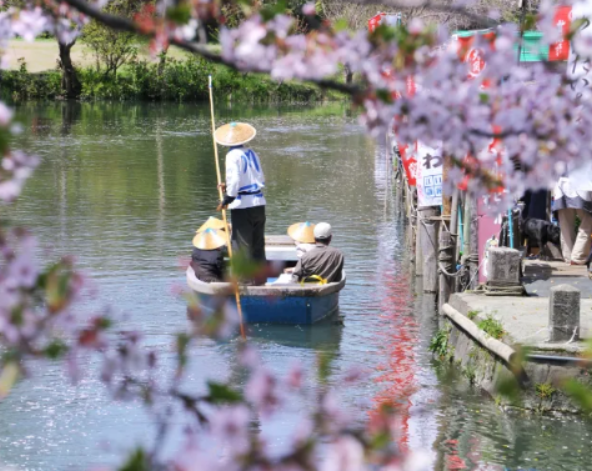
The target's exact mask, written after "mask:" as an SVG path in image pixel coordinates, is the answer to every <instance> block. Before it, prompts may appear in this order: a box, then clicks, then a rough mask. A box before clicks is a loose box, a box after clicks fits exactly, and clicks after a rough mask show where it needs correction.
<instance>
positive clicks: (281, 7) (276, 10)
mask: <svg viewBox="0 0 592 471" xmlns="http://www.w3.org/2000/svg"><path fill="white" fill-rule="evenodd" d="M285 12H286V1H285V0H279V1H278V2H277V3H276V4H275V5H266V6H264V7H263V8H262V9H261V12H260V13H261V18H263V21H270V20H273V19H274V18H275V16H276V15H280V14H282V13H285Z"/></svg>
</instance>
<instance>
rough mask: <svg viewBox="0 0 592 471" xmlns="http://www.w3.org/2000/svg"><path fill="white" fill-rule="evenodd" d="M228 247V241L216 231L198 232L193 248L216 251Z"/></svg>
mask: <svg viewBox="0 0 592 471" xmlns="http://www.w3.org/2000/svg"><path fill="white" fill-rule="evenodd" d="M224 245H226V240H225V239H224V237H222V236H221V235H220V233H219V232H218V231H217V230H216V229H206V230H205V231H203V232H198V233H197V234H195V237H194V238H193V246H194V247H197V248H198V249H201V250H215V249H219V248H220V247H222V246H224Z"/></svg>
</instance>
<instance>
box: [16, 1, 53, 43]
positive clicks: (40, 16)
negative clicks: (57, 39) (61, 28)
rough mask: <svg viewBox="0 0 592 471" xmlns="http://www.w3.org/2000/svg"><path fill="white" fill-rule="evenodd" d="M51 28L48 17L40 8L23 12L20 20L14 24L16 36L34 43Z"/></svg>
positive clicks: (19, 17)
mask: <svg viewBox="0 0 592 471" xmlns="http://www.w3.org/2000/svg"><path fill="white" fill-rule="evenodd" d="M49 28H50V22H49V20H48V17H47V15H46V14H45V13H44V12H43V10H42V9H41V8H40V7H35V8H34V9H32V10H21V11H20V12H19V14H18V18H17V19H16V20H15V21H14V22H13V24H12V31H13V32H14V34H16V35H18V36H20V37H22V38H23V39H24V40H25V41H33V40H34V39H35V38H36V37H37V36H39V35H40V34H41V33H43V32H44V31H47V30H48V29H49Z"/></svg>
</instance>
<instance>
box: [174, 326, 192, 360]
mask: <svg viewBox="0 0 592 471" xmlns="http://www.w3.org/2000/svg"><path fill="white" fill-rule="evenodd" d="M190 340H191V337H190V336H189V335H187V334H185V333H181V334H177V361H178V362H179V367H180V368H183V367H184V366H185V365H186V364H187V346H188V345H189V341H190Z"/></svg>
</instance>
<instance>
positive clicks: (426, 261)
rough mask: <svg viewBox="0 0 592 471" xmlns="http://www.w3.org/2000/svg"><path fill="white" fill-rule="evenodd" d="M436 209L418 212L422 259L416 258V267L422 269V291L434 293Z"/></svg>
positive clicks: (436, 288)
mask: <svg viewBox="0 0 592 471" xmlns="http://www.w3.org/2000/svg"><path fill="white" fill-rule="evenodd" d="M438 212H439V211H438V209H437V208H431V207H430V208H422V209H420V210H419V211H418V213H419V218H418V223H419V237H418V239H419V244H418V245H419V246H420V250H421V256H422V258H418V259H417V262H416V266H417V267H420V266H421V267H422V273H421V276H423V291H424V292H425V293H436V292H437V291H438V259H437V253H438V228H439V226H440V224H439V221H437V220H435V219H434V218H435V217H436V216H438Z"/></svg>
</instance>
